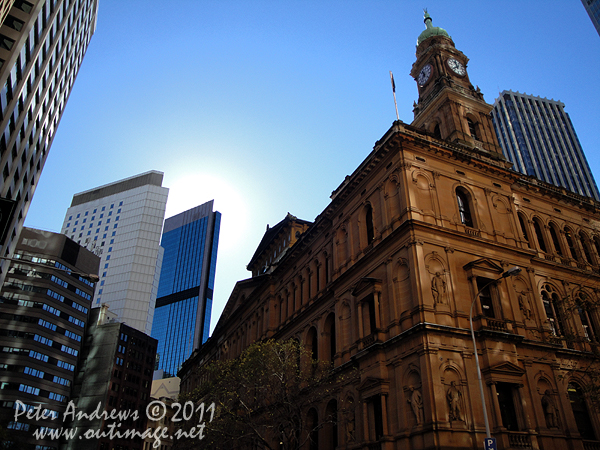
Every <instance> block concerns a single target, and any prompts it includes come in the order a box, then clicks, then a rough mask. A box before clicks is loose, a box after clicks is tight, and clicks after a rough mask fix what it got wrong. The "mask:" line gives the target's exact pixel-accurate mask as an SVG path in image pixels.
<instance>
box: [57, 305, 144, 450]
mask: <svg viewBox="0 0 600 450" xmlns="http://www.w3.org/2000/svg"><path fill="white" fill-rule="evenodd" d="M155 356H156V340H155V339H152V338H151V337H150V336H148V335H146V334H144V333H142V332H141V331H138V330H136V329H134V328H131V327H129V326H127V325H125V324H124V323H120V322H118V321H117V320H115V318H114V314H111V313H110V311H109V310H108V307H107V305H102V306H101V307H99V308H93V309H92V310H91V312H90V319H89V327H88V328H87V330H86V334H85V343H84V345H83V348H82V355H81V358H82V362H81V365H80V367H79V369H78V371H77V375H76V377H75V382H74V384H73V391H72V399H73V402H74V404H75V405H76V407H77V410H78V411H82V412H85V413H87V414H88V415H91V414H92V413H93V412H94V411H95V410H96V409H97V408H98V405H100V409H101V411H106V412H107V413H108V414H110V413H111V411H115V414H116V413H123V412H125V413H127V412H130V413H133V411H137V412H138V417H137V418H134V417H132V416H131V414H130V415H129V416H128V417H122V418H121V419H118V418H117V419H114V418H113V419H111V418H110V417H109V418H102V417H94V418H93V419H85V418H84V419H82V420H75V421H72V422H69V421H67V423H66V425H68V426H69V427H71V428H75V427H77V429H78V430H79V435H78V437H77V438H75V439H70V440H69V441H68V442H67V443H66V446H65V447H64V448H66V449H67V450H75V449H78V450H79V449H81V450H92V449H93V450H109V449H114V448H122V449H129V450H142V448H143V447H144V441H143V440H142V439H141V438H140V437H139V436H141V434H142V433H143V432H144V431H145V430H146V414H145V411H146V406H147V405H148V402H149V401H150V392H151V389H152V371H153V368H154V359H155ZM114 417H116V416H114ZM115 423H120V425H118V428H116V429H117V430H120V431H121V432H123V433H124V432H125V430H135V431H136V432H137V433H139V434H138V435H137V437H127V438H118V437H117V438H114V439H111V438H110V436H109V430H110V428H109V426H110V425H111V424H115ZM90 429H91V430H102V431H103V432H104V433H105V435H104V436H101V437H98V436H95V438H87V439H79V436H84V437H85V432H86V431H87V430H90Z"/></svg>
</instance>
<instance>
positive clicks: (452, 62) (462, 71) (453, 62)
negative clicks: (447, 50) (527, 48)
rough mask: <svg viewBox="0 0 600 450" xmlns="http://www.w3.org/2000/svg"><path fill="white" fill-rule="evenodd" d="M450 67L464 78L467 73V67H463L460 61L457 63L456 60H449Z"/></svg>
mask: <svg viewBox="0 0 600 450" xmlns="http://www.w3.org/2000/svg"><path fill="white" fill-rule="evenodd" d="M448 66H449V67H450V68H451V69H452V70H453V71H454V73H455V74H457V75H460V76H463V75H465V74H466V73H467V70H466V69H465V66H463V65H462V64H461V63H460V61H457V60H456V59H454V58H449V59H448Z"/></svg>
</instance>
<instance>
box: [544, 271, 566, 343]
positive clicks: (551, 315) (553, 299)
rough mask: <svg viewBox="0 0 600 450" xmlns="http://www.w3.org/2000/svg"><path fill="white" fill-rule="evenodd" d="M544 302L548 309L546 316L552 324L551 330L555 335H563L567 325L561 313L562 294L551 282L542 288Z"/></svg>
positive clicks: (545, 308)
mask: <svg viewBox="0 0 600 450" xmlns="http://www.w3.org/2000/svg"><path fill="white" fill-rule="evenodd" d="M541 296H542V303H543V304H544V310H545V311H546V317H547V318H548V322H549V324H550V330H551V331H552V334H553V335H554V336H562V335H564V333H565V327H564V324H563V321H562V317H561V315H560V309H559V306H558V305H559V304H560V296H559V295H558V292H556V290H555V289H554V287H553V286H552V285H551V284H548V283H546V284H544V285H543V286H542V290H541Z"/></svg>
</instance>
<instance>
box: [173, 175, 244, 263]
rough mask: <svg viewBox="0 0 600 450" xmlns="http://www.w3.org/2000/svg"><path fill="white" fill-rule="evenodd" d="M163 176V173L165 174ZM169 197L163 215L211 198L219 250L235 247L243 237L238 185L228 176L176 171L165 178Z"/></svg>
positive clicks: (241, 205) (242, 217) (242, 219)
mask: <svg viewBox="0 0 600 450" xmlns="http://www.w3.org/2000/svg"><path fill="white" fill-rule="evenodd" d="M165 178H166V177H165ZM163 185H164V186H165V187H168V188H169V200H168V201H167V211H166V214H165V218H168V217H172V216H174V215H176V214H179V213H181V212H183V211H186V210H188V209H191V208H194V207H196V206H198V205H201V204H203V203H206V202H208V201H210V200H214V208H213V209H214V210H215V211H219V212H220V213H221V215H222V220H221V233H220V239H219V250H220V251H222V250H226V249H228V248H232V247H235V246H237V245H238V244H239V241H240V240H241V239H242V238H243V233H242V232H240V230H244V229H246V228H247V227H246V225H247V221H248V211H247V208H246V202H245V201H244V199H243V198H242V195H241V194H240V192H243V190H241V189H239V188H238V187H237V186H235V185H234V184H233V183H231V181H230V180H227V179H224V178H222V177H219V176H216V175H213V174H206V173H202V172H198V173H187V174H181V175H177V176H176V177H174V178H171V179H165V181H164V183H163Z"/></svg>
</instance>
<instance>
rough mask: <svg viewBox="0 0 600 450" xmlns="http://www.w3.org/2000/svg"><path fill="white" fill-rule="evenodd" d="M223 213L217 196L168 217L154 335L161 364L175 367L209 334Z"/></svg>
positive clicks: (173, 369) (164, 367)
mask: <svg viewBox="0 0 600 450" xmlns="http://www.w3.org/2000/svg"><path fill="white" fill-rule="evenodd" d="M220 224H221V213H219V212H217V211H214V212H213V201H212V200H211V201H210V202H207V203H205V204H203V205H200V206H197V207H195V208H192V209H190V210H188V211H185V212H182V213H181V214H178V215H176V216H174V217H171V218H169V219H167V220H165V226H164V229H163V235H162V242H161V245H162V247H163V248H164V249H165V254H164V257H163V265H162V272H161V274H160V282H159V284H158V296H157V299H156V309H155V310H154V323H153V325H152V337H153V338H155V339H158V350H157V354H158V358H157V359H158V367H157V368H158V369H162V370H164V372H165V376H169V375H173V376H174V375H176V374H177V369H178V368H179V366H180V365H181V364H182V363H183V361H185V360H186V359H187V358H188V357H189V356H190V355H191V354H192V351H193V350H194V349H196V348H198V347H200V345H202V344H203V343H204V341H206V339H208V333H209V329H210V314H211V310H212V298H213V288H214V283H215V268H216V265H217V247H218V244H219V228H220Z"/></svg>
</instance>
